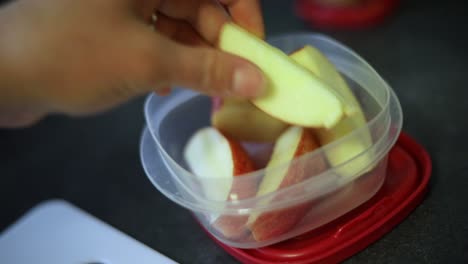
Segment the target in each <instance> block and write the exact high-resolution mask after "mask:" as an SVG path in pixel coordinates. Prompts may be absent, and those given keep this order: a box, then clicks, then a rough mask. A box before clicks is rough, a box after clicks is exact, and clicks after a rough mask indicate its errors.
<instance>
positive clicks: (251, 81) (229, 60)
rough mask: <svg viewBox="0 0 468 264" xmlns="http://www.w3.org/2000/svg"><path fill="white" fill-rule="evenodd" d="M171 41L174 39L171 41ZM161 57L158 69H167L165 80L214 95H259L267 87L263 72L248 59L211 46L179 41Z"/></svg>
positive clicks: (171, 83)
mask: <svg viewBox="0 0 468 264" xmlns="http://www.w3.org/2000/svg"><path fill="white" fill-rule="evenodd" d="M171 42H172V41H171ZM170 46H171V48H170V50H168V51H166V52H164V55H163V56H161V54H160V55H159V56H158V57H159V58H160V60H158V61H159V62H158V64H159V65H158V66H157V69H161V68H165V73H166V74H165V75H166V80H165V81H166V82H167V83H169V84H170V85H176V86H182V87H185V88H189V89H193V90H196V91H199V92H201V93H204V94H207V95H213V96H237V97H245V98H253V97H257V96H260V95H261V94H262V93H263V92H264V90H265V87H266V79H265V77H264V76H263V73H262V71H261V70H260V69H258V68H257V67H256V66H255V65H254V64H252V63H250V62H248V61H247V60H245V59H242V58H240V57H237V56H234V55H232V54H228V53H225V52H222V51H220V50H216V49H214V48H210V47H191V46H185V45H182V44H179V43H176V42H172V43H171V45H170Z"/></svg>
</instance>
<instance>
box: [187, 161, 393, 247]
mask: <svg viewBox="0 0 468 264" xmlns="http://www.w3.org/2000/svg"><path fill="white" fill-rule="evenodd" d="M386 167H387V156H385V157H384V158H383V159H382V160H381V161H380V162H379V163H378V164H377V165H376V166H375V167H374V169H372V170H371V171H369V172H367V173H365V174H364V175H362V176H361V177H359V178H358V179H356V180H355V181H353V182H352V183H350V184H346V185H343V186H341V187H340V188H338V189H335V190H334V191H332V192H329V193H327V194H326V195H322V196H319V197H316V198H313V199H308V200H305V201H299V202H295V203H289V204H288V205H285V206H283V207H279V208H273V209H267V210H262V211H261V212H256V213H245V214H243V213H234V214H216V213H196V216H197V218H198V219H199V220H200V222H201V223H202V225H203V226H204V227H205V229H207V230H209V232H210V233H212V234H213V235H214V236H215V237H216V238H217V239H219V240H220V241H222V242H223V243H225V244H228V245H230V246H233V247H239V248H258V247H263V246H267V245H271V244H274V243H277V242H281V241H284V240H287V239H290V238H294V237H296V236H298V235H301V234H304V233H306V232H313V230H314V229H317V228H318V227H321V226H323V225H325V224H327V223H329V222H331V221H333V220H335V219H336V218H338V217H340V216H342V215H344V214H346V213H348V212H349V211H351V210H353V209H355V208H356V207H358V206H359V205H361V204H363V203H364V202H366V201H368V200H369V199H370V198H372V196H374V195H375V194H376V193H377V191H378V190H379V189H380V187H381V186H382V184H383V182H384V180H385V177H386ZM337 232H338V230H337Z"/></svg>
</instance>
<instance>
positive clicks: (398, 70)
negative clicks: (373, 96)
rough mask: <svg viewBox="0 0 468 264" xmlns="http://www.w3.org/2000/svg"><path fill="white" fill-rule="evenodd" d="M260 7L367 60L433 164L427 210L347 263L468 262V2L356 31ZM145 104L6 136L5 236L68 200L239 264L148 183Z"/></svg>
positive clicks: (2, 133)
mask: <svg viewBox="0 0 468 264" xmlns="http://www.w3.org/2000/svg"><path fill="white" fill-rule="evenodd" d="M262 2H263V10H264V18H265V23H266V30H267V37H270V36H274V35H277V34H281V33H291V32H319V33H322V34H326V35H329V36H330V37H332V38H335V39H336V40H338V41H340V42H342V43H343V44H345V45H347V46H348V47H350V48H351V49H353V50H354V51H356V52H357V53H358V54H360V55H361V56H362V57H363V58H364V59H366V60H367V61H368V62H369V63H370V64H371V65H372V66H373V67H374V68H375V69H376V70H377V72H379V73H380V74H381V75H382V77H383V78H384V79H386V80H387V81H388V83H389V84H390V85H391V86H392V87H393V89H394V90H395V92H396V93H397V95H398V97H399V99H400V101H401V104H402V107H403V113H404V117H405V118H404V128H403V129H404V131H405V132H407V133H409V134H410V135H411V136H412V137H414V138H415V139H416V140H417V141H419V142H420V143H421V144H422V145H423V146H425V148H426V149H427V150H428V151H429V153H430V155H431V157H432V159H433V166H434V170H433V174H432V178H431V182H430V190H429V193H428V195H427V196H426V198H425V199H424V201H423V203H422V204H421V205H420V206H419V207H418V208H417V209H416V210H415V211H414V212H413V213H412V214H411V215H410V216H409V217H408V218H407V219H406V220H405V221H404V222H403V223H401V224H400V225H398V226H397V227H396V228H395V229H394V230H392V231H391V232H390V233H389V234H387V235H386V236H384V237H383V238H382V239H380V240H379V241H377V242H376V243H374V244H372V245H371V246H370V247H368V248H367V249H365V250H364V251H362V252H361V253H359V254H357V255H355V256H353V257H352V258H350V259H349V260H347V261H346V263H467V262H468V256H467V255H466V253H465V252H466V250H467V249H468V205H467V204H468V191H467V190H468V141H467V138H466V135H468V124H467V121H466V115H467V114H468V104H467V103H466V101H467V98H468V88H467V87H466V86H467V85H466V83H465V81H466V78H467V74H466V72H467V71H466V68H467V67H466V61H467V60H468V55H467V54H468V53H467V52H466V48H467V47H468V36H467V33H468V31H467V27H466V25H468V17H467V16H466V14H467V11H468V9H467V4H465V1H434V0H432V1H431V0H407V1H405V0H402V1H401V2H400V4H399V5H398V6H397V7H396V8H395V9H394V11H393V12H391V13H388V16H384V18H383V19H379V20H375V19H374V20H373V22H372V23H366V22H362V21H361V22H360V23H361V24H359V23H358V24H355V26H354V27H351V22H350V24H348V25H350V26H349V27H346V26H343V23H344V22H343V21H341V22H340V23H342V24H341V26H340V25H339V24H333V23H332V22H330V21H333V20H330V21H328V22H326V21H325V22H324V21H323V20H321V21H322V22H320V21H318V20H315V21H314V20H312V21H311V20H309V19H304V18H305V14H304V10H303V8H304V7H302V11H301V12H298V10H297V9H295V5H294V3H295V2H294V1H290V0H281V1H266V0H265V1H262ZM0 3H1V1H0ZM315 11H317V10H315ZM315 11H314V12H315ZM363 12H368V11H363ZM314 14H315V13H314ZM317 14H318V15H317ZM317 14H315V15H317V16H316V17H315V18H314V19H320V12H318V13H317ZM367 14H368V13H367ZM363 16H364V15H363ZM322 19H323V18H322ZM306 20H307V21H306ZM335 22H336V21H335ZM374 22H377V23H374ZM337 23H338V22H337ZM344 25H346V23H344ZM363 25H366V27H362V26H363ZM369 25H371V26H369ZM143 99H144V98H139V99H136V100H134V101H131V102H129V103H127V104H125V105H122V106H121V107H119V108H117V109H114V110H113V111H110V112H106V113H103V114H100V115H97V116H93V117H87V118H79V119H69V118H65V117H56V116H55V117H49V118H47V119H45V120H43V121H42V122H41V123H39V124H37V125H36V126H34V127H32V128H28V129H22V130H0V210H1V211H0V215H1V217H0V231H2V230H4V229H5V228H6V227H7V226H8V225H10V224H12V223H13V222H14V221H15V220H16V219H18V218H19V217H20V216H21V215H22V214H23V213H25V212H26V211H27V210H28V209H30V208H31V207H33V206H34V205H36V204H37V203H39V202H41V201H44V200H47V199H51V198H62V199H66V200H68V201H70V202H72V203H73V204H75V205H77V206H78V207H81V208H83V209H84V210H86V211H88V212H89V213H91V214H93V215H95V216H96V217H98V218H100V219H102V220H103V221H105V222H107V223H109V224H111V225H112V226H114V227H116V228H118V229H119V230H122V231H123V232H125V233H127V234H129V235H130V236H132V237H134V238H136V239H137V240H139V241H141V242H143V243H144V244H146V245H148V246H149V247H151V248H154V249H155V250H157V251H159V252H161V253H163V254H165V255H167V256H168V257H170V258H172V259H174V260H176V261H178V262H180V263H236V261H235V260H234V259H233V258H232V257H230V256H229V255H228V254H227V253H225V252H224V251H223V250H222V249H221V248H220V247H218V246H217V245H215V243H214V242H212V241H211V240H210V239H209V238H208V236H206V234H205V233H204V231H202V230H201V229H200V228H199V226H198V224H197V223H196V222H195V221H194V219H193V217H192V216H191V214H190V213H189V212H188V211H186V210H185V209H183V208H181V207H179V206H177V205H175V204H174V203H172V202H170V201H169V200H168V199H166V198H165V197H164V196H163V195H162V194H160V193H159V192H158V191H157V190H156V189H155V188H154V187H153V185H152V184H151V183H150V182H149V180H148V179H147V178H146V175H145V173H144V171H143V169H142V166H141V164H140V160H139V153H138V151H139V149H138V148H139V140H140V135H141V131H142V129H143V127H144V120H143V108H142V104H143Z"/></svg>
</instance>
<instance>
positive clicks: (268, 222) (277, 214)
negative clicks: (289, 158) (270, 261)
mask: <svg viewBox="0 0 468 264" xmlns="http://www.w3.org/2000/svg"><path fill="white" fill-rule="evenodd" d="M319 147H320V145H319V144H318V141H317V140H316V138H315V136H314V135H313V133H312V131H311V130H307V129H304V130H303V133H302V136H301V139H300V141H299V145H298V147H297V150H296V152H295V155H294V157H295V158H297V157H300V156H302V155H303V154H306V153H308V152H311V151H314V150H316V149H317V148H319ZM326 169H327V162H326V160H325V157H323V156H320V157H316V158H314V159H313V160H310V161H309V160H308V161H307V162H295V163H294V164H292V165H291V166H290V168H289V170H288V172H287V176H286V177H285V178H284V179H283V181H282V182H281V184H280V187H279V188H280V189H281V188H285V187H288V186H291V185H294V184H296V183H299V182H302V181H304V180H306V179H307V178H309V177H311V176H313V175H317V174H319V173H321V172H323V171H325V170H326ZM279 199H281V197H277V198H275V200H279ZM315 203H316V201H311V202H306V203H302V204H298V205H295V206H292V207H287V208H283V209H279V210H275V211H271V212H266V213H263V214H261V215H260V216H258V217H257V219H256V220H255V222H254V223H253V224H252V225H251V226H250V231H251V232H252V235H253V238H254V239H255V240H256V241H265V240H269V239H273V238H276V237H278V236H280V235H282V234H284V233H286V232H288V231H289V230H291V229H292V228H294V226H295V225H297V224H298V223H299V222H300V221H301V220H302V218H303V217H304V216H305V215H306V214H307V213H308V211H309V209H310V208H311V207H312V206H313V205H314V204H315Z"/></svg>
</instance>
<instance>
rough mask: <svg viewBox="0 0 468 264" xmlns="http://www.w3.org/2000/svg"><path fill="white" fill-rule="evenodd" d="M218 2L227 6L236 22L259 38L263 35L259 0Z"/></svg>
mask: <svg viewBox="0 0 468 264" xmlns="http://www.w3.org/2000/svg"><path fill="white" fill-rule="evenodd" d="M219 2H220V3H222V4H223V5H225V6H226V7H227V8H228V10H229V13H230V14H231V17H232V20H233V21H234V22H235V23H236V24H238V25H239V26H241V27H243V28H245V29H247V30H248V31H250V32H252V33H254V34H255V35H257V36H258V37H260V38H264V37H265V28H264V23H263V15H262V10H261V7H260V0H219Z"/></svg>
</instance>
